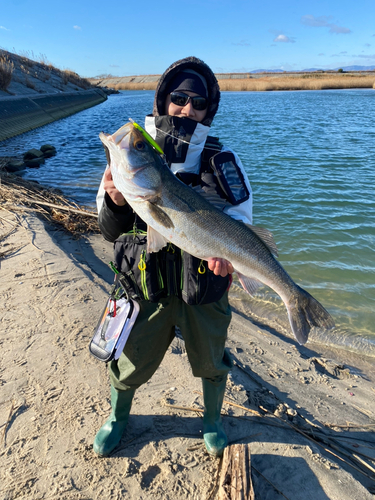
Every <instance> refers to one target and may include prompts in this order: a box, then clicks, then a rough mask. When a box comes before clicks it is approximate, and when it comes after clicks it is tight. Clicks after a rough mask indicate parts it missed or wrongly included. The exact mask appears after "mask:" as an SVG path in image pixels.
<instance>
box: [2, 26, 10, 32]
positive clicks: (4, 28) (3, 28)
mask: <svg viewBox="0 0 375 500" xmlns="http://www.w3.org/2000/svg"><path fill="white" fill-rule="evenodd" d="M0 30H5V31H10V30H8V28H6V27H5V26H0Z"/></svg>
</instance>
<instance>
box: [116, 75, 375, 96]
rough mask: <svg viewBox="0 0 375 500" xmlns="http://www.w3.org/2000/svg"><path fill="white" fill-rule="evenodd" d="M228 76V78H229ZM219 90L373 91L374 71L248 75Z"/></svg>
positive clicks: (120, 86) (143, 86)
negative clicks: (358, 89)
mask: <svg viewBox="0 0 375 500" xmlns="http://www.w3.org/2000/svg"><path fill="white" fill-rule="evenodd" d="M228 76H229V75H228ZM156 85H157V81H155V82H144V83H134V82H121V81H120V82H118V83H116V84H115V85H113V88H114V89H115V90H155V89H156ZM219 85H220V90H222V91H224V92H225V91H253V92H257V91H258V92H265V91H271V90H325V89H354V88H375V72H374V74H373V75H358V73H357V74H350V73H337V74H334V73H306V74H302V75H295V76H294V75H293V76H290V75H280V76H274V75H272V76H269V75H267V76H256V77H255V76H250V75H249V76H248V77H247V78H226V79H219Z"/></svg>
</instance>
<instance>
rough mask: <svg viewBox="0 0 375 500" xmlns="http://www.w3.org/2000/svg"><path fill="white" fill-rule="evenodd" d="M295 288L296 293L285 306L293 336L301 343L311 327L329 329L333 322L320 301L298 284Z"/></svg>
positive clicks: (305, 340) (303, 342) (305, 338)
mask: <svg viewBox="0 0 375 500" xmlns="http://www.w3.org/2000/svg"><path fill="white" fill-rule="evenodd" d="M297 289H298V290H297V294H296V295H295V296H294V297H293V299H292V300H291V301H290V302H289V304H287V305H286V307H287V310H288V316H289V321H290V325H291V327H292V330H293V333H294V336H295V337H296V339H297V341H298V342H299V344H301V345H303V344H305V343H306V342H307V339H308V336H309V333H310V330H311V328H313V327H318V328H326V329H330V328H333V327H334V326H335V323H334V321H333V319H332V317H331V315H330V314H329V313H328V312H327V311H326V310H325V309H324V307H323V306H322V304H320V302H318V301H317V300H316V299H314V297H312V296H311V295H310V294H309V293H308V292H306V290H303V289H302V288H301V287H299V286H298V285H297Z"/></svg>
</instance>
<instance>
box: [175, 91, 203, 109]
mask: <svg viewBox="0 0 375 500" xmlns="http://www.w3.org/2000/svg"><path fill="white" fill-rule="evenodd" d="M171 101H172V102H173V104H175V105H176V106H181V107H184V106H186V105H187V104H188V103H189V102H191V104H192V106H193V108H194V109H196V110H197V111H203V110H204V109H206V108H207V104H208V103H207V99H206V98H205V97H202V96H200V95H197V96H195V97H190V96H189V95H187V94H184V93H183V92H171Z"/></svg>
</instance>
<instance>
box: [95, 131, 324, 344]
mask: <svg viewBox="0 0 375 500" xmlns="http://www.w3.org/2000/svg"><path fill="white" fill-rule="evenodd" d="M99 137H100V139H101V141H102V142H103V144H104V146H106V148H108V151H107V153H108V152H109V155H110V161H111V171H112V177H113V181H114V184H115V186H116V188H117V189H118V190H119V191H120V192H121V193H122V194H123V196H124V197H125V199H126V201H127V202H128V203H129V205H130V206H131V207H132V208H133V210H134V211H135V212H136V213H137V214H138V215H139V216H140V217H141V218H142V219H143V220H144V221H145V222H146V223H147V224H148V232H147V235H148V236H147V239H148V251H149V252H156V251H158V250H160V248H162V247H163V246H165V245H166V244H167V242H168V241H170V242H172V243H173V244H175V245H176V246H178V247H179V248H181V249H182V250H184V251H186V252H188V253H190V254H191V255H194V256H195V257H198V258H199V259H203V260H207V259H209V258H212V257H221V258H224V259H227V260H228V261H229V262H231V263H232V265H233V267H234V269H235V271H236V272H237V274H238V277H239V279H240V282H241V284H242V286H243V287H244V289H245V290H246V291H247V292H249V293H250V294H253V293H254V292H255V290H256V289H257V287H258V286H259V285H261V284H262V283H263V284H265V285H267V286H269V287H270V288H272V289H273V290H274V291H275V292H276V293H277V294H278V295H279V296H280V297H281V298H282V300H283V302H284V304H285V306H286V308H287V311H288V316H289V321H290V325H291V327H292V330H293V333H294V335H295V337H296V339H297V341H298V342H299V343H300V344H305V343H306V341H307V338H308V335H309V332H310V330H311V328H312V327H322V328H332V327H333V326H334V322H333V320H332V318H331V316H330V315H329V314H328V312H327V311H326V310H325V309H324V307H323V306H322V305H321V304H320V303H319V302H318V301H317V300H315V299H314V298H313V297H312V296H311V295H310V294H309V293H308V292H306V291H305V290H303V289H302V288H300V287H299V286H298V285H297V284H296V283H294V281H293V280H292V278H291V277H290V276H289V275H288V274H287V272H286V271H285V270H284V268H283V267H282V266H281V264H280V263H279V262H278V261H277V260H276V259H275V257H274V255H276V254H277V251H276V249H275V246H274V243H273V241H272V237H271V236H270V233H269V232H268V231H266V230H261V229H259V228H250V227H248V226H247V225H245V224H244V223H242V222H239V221H236V220H234V219H232V218H231V217H229V216H228V215H226V214H224V213H223V212H221V211H220V210H218V209H216V208H215V207H214V206H213V205H211V204H210V203H209V202H208V201H206V200H205V199H204V198H203V197H202V196H200V195H199V194H197V193H196V192H195V191H194V190H193V189H191V188H190V187H188V186H186V185H185V184H183V183H182V182H181V181H179V180H178V179H177V178H176V177H175V176H174V174H173V173H172V172H171V171H170V170H169V168H168V166H167V165H166V163H165V161H164V159H163V157H162V156H160V155H159V154H158V153H156V152H155V151H154V149H153V148H152V147H151V145H150V143H149V142H148V140H146V139H145V137H144V135H143V134H142V132H141V131H140V130H139V129H138V127H137V128H136V127H135V126H134V125H133V124H132V123H127V124H126V125H124V126H123V127H121V128H120V129H119V130H118V131H117V132H115V133H114V134H113V135H107V134H104V133H103V132H102V133H101V134H100V135H99Z"/></svg>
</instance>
